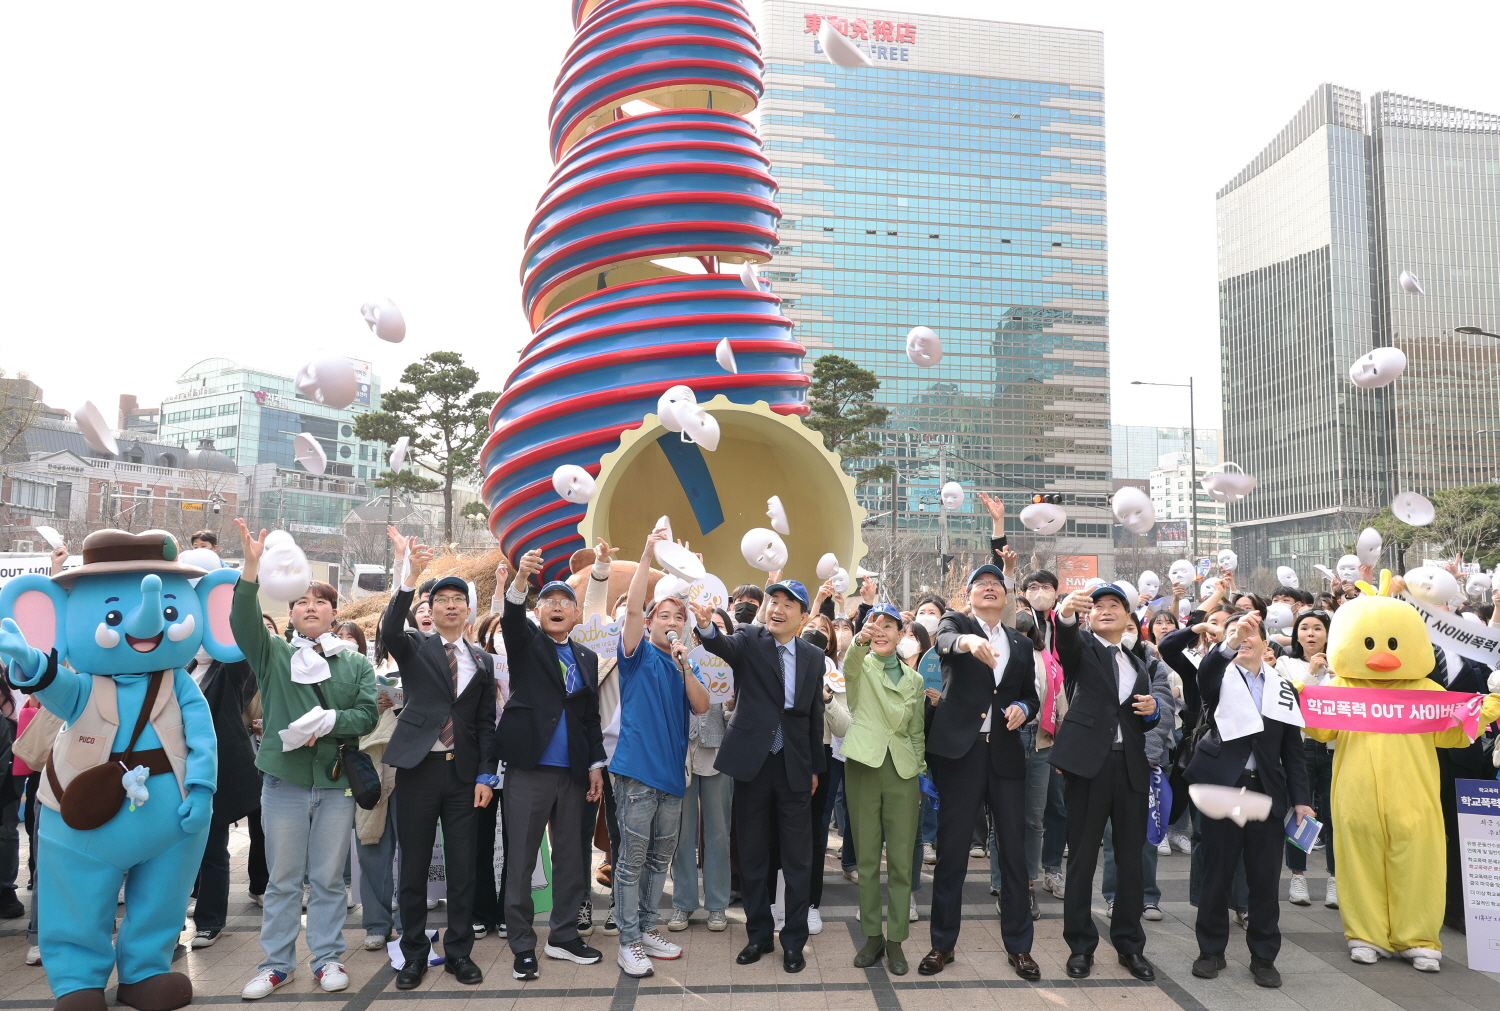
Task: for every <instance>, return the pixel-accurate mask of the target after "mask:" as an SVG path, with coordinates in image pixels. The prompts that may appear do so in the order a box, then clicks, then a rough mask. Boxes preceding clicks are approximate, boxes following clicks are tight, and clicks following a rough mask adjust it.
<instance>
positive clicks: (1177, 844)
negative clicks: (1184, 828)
mask: <svg viewBox="0 0 1500 1011" xmlns="http://www.w3.org/2000/svg"><path fill="white" fill-rule="evenodd" d="M1167 842H1169V843H1171V844H1172V848H1173V849H1175V850H1176V851H1177V852H1178V853H1191V852H1193V837H1192V836H1190V835H1188V834H1187V833H1186V832H1169V833H1167Z"/></svg>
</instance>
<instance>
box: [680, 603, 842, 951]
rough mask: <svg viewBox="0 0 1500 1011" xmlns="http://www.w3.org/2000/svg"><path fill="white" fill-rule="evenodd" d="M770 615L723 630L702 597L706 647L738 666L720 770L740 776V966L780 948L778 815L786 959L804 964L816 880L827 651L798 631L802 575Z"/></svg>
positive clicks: (770, 606)
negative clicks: (815, 816) (774, 876)
mask: <svg viewBox="0 0 1500 1011" xmlns="http://www.w3.org/2000/svg"><path fill="white" fill-rule="evenodd" d="M766 596H767V598H768V600H767V602H766V623H765V624H764V625H742V626H741V627H740V629H739V631H737V632H735V633H734V634H733V635H720V634H718V629H717V628H716V626H715V625H714V623H713V621H712V620H711V612H710V611H709V609H708V608H707V607H704V606H701V605H695V606H694V607H693V612H694V615H695V617H696V619H697V622H698V638H699V639H700V640H701V641H702V643H703V648H704V649H706V650H707V651H708V652H710V653H712V654H714V655H715V656H717V657H720V658H721V659H723V660H724V661H726V662H727V663H728V664H729V666H730V667H732V668H733V669H734V697H735V707H734V716H733V718H732V719H731V720H730V723H729V726H728V728H726V730H725V731H724V743H723V744H721V745H720V746H719V754H718V757H717V758H716V759H715V760H714V768H716V769H718V770H719V771H720V772H722V773H726V774H727V775H729V776H731V777H733V779H734V780H735V787H734V817H735V825H736V833H737V838H738V840H739V850H740V885H741V888H742V890H743V892H744V896H745V899H744V902H745V926H746V933H747V934H749V937H750V943H749V944H747V945H746V946H745V947H744V949H743V950H742V951H741V952H740V953H739V955H738V956H737V957H736V959H735V961H737V962H739V964H740V965H749V964H750V963H751V962H756V961H759V960H760V957H761V955H766V954H770V953H771V952H772V951H774V950H775V946H776V942H775V938H774V937H773V936H772V935H773V934H774V931H775V924H774V921H773V920H772V918H771V885H770V880H769V879H770V857H771V838H770V830H771V822H772V811H773V810H774V811H775V818H776V822H777V824H778V827H779V831H780V848H781V872H782V874H783V876H784V877H785V879H786V921H785V925H784V926H783V927H782V931H781V950H782V965H783V967H784V968H785V969H786V971H787V972H801V971H802V970H803V969H804V968H805V967H806V965H807V962H806V960H805V959H804V958H803V956H802V947H803V945H805V944H806V943H807V906H808V901H809V895H810V888H811V883H812V874H813V867H812V852H813V847H812V830H813V827H812V795H813V791H815V790H816V789H817V788H818V776H820V775H822V774H823V773H824V772H826V771H827V759H826V758H825V756H824V754H823V651H822V650H820V649H818V648H817V647H816V646H814V645H813V644H812V643H810V642H808V641H806V640H805V639H800V638H798V636H797V633H798V632H800V631H801V630H802V626H803V624H804V623H805V622H806V621H807V613H808V610H809V608H810V606H811V601H810V600H809V599H808V596H807V588H806V587H805V586H803V585H802V584H801V583H799V582H797V581H796V580H795V579H787V580H783V581H781V582H778V583H772V584H771V585H770V586H768V587H766Z"/></svg>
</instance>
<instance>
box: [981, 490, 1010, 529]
mask: <svg viewBox="0 0 1500 1011" xmlns="http://www.w3.org/2000/svg"><path fill="white" fill-rule="evenodd" d="M979 504H980V505H982V506H984V507H985V508H986V509H988V510H989V513H990V519H991V520H993V521H994V531H995V534H994V535H995V536H996V537H1000V536H1002V535H1003V534H1004V533H1005V503H1004V502H1002V501H1001V500H1000V499H999V498H998V497H995V498H991V497H990V496H989V495H988V494H986V493H985V492H980V493H979Z"/></svg>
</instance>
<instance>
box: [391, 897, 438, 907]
mask: <svg viewBox="0 0 1500 1011" xmlns="http://www.w3.org/2000/svg"><path fill="white" fill-rule="evenodd" d="M442 901H443V900H442V899H428V900H427V908H428V909H436V908H437V907H438V903H439V902H442ZM392 908H395V907H392Z"/></svg>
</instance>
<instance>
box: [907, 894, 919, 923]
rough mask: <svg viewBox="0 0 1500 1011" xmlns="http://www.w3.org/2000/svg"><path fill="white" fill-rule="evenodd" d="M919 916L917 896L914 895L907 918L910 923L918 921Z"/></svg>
mask: <svg viewBox="0 0 1500 1011" xmlns="http://www.w3.org/2000/svg"><path fill="white" fill-rule="evenodd" d="M917 918H918V917H917V897H916V896H915V895H913V896H912V897H911V909H909V910H908V911H907V913H906V919H907V922H909V923H916V922H917Z"/></svg>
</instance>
